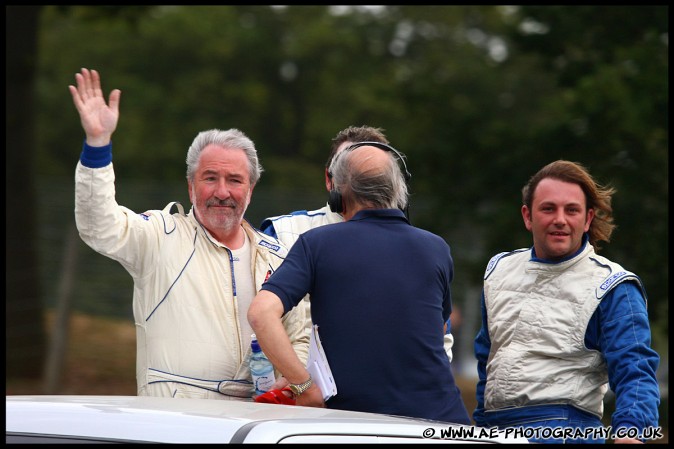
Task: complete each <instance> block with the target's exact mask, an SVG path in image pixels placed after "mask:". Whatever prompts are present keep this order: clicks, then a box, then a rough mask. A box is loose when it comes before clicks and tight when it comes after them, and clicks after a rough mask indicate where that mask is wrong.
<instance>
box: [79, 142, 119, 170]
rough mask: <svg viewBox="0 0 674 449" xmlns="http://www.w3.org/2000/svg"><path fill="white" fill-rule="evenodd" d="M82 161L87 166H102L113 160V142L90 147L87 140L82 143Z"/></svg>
mask: <svg viewBox="0 0 674 449" xmlns="http://www.w3.org/2000/svg"><path fill="white" fill-rule="evenodd" d="M80 162H81V163H82V165H84V166H85V167H89V168H101V167H105V166H106V165H109V164H110V163H111V162H112V142H110V143H109V144H107V145H104V146H102V147H90V146H89V145H87V142H86V140H85V141H84V144H83V145H82V153H81V154H80Z"/></svg>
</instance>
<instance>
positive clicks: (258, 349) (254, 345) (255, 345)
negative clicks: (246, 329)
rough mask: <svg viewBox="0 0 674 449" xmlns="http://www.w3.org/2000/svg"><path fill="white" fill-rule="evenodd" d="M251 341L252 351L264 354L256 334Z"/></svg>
mask: <svg viewBox="0 0 674 449" xmlns="http://www.w3.org/2000/svg"><path fill="white" fill-rule="evenodd" d="M250 338H251V341H250V349H251V350H252V351H253V352H262V348H261V347H260V344H259V343H258V342H257V337H256V336H255V334H253V335H251V336H250Z"/></svg>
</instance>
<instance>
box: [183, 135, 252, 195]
mask: <svg viewBox="0 0 674 449" xmlns="http://www.w3.org/2000/svg"><path fill="white" fill-rule="evenodd" d="M211 144H213V145H218V146H220V147H223V148H228V149H239V150H243V151H244V152H245V153H246V156H247V157H248V169H249V172H250V183H251V185H255V184H256V183H257V181H258V180H259V179H260V175H261V174H262V172H263V171H264V169H263V168H262V165H260V161H259V160H258V157H257V150H256V149H255V144H254V143H253V141H252V140H250V139H249V138H248V136H246V135H245V134H244V133H243V132H241V131H239V130H238V129H236V128H231V129H228V130H226V131H223V130H220V129H209V130H208V131H202V132H200V133H199V134H197V137H195V138H194V141H192V145H190V148H189V149H188V150H187V158H186V159H185V162H187V180H188V181H193V180H194V174H195V172H196V170H197V165H198V164H199V156H201V152H202V151H203V149H204V148H206V147H207V146H208V145H211Z"/></svg>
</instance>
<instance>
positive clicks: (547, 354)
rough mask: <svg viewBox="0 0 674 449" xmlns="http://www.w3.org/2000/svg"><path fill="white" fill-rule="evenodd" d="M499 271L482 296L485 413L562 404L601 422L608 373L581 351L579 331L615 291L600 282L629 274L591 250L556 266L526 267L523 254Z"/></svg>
mask: <svg viewBox="0 0 674 449" xmlns="http://www.w3.org/2000/svg"><path fill="white" fill-rule="evenodd" d="M497 264H498V265H497V266H496V267H494V269H493V271H490V272H488V273H487V275H486V278H485V290H484V292H485V306H486V309H487V317H488V318H487V320H488V323H489V337H490V339H491V350H490V353H489V359H488V361H487V383H486V386H485V394H484V398H485V411H486V412H489V411H493V410H504V409H507V408H511V407H518V406H524V405H536V404H552V403H557V404H559V403H566V404H569V405H573V406H575V407H577V408H579V409H581V410H584V411H586V412H589V413H591V414H593V415H595V416H598V417H599V418H601V416H602V414H603V398H604V395H605V393H606V391H607V389H608V373H607V367H606V363H605V361H604V360H603V357H602V356H601V354H600V353H599V351H596V350H591V349H587V348H586V347H585V344H584V337H585V332H586V329H587V325H588V322H589V321H590V318H591V317H592V315H593V313H594V312H595V310H596V309H597V307H598V306H599V303H600V301H601V298H602V297H603V296H604V295H605V294H606V292H608V291H610V289H611V288H612V287H614V286H615V285H617V284H607V282H605V281H606V280H607V279H608V278H610V276H611V274H612V273H626V274H627V275H631V273H629V272H625V271H624V270H623V269H622V267H620V265H618V264H615V263H613V262H611V261H609V260H608V259H606V258H604V257H601V256H598V255H597V254H595V252H594V249H593V248H592V246H591V245H589V244H588V245H586V247H585V248H584V250H583V251H582V252H581V253H579V254H578V255H577V256H576V257H574V258H572V259H570V260H567V261H564V262H561V263H558V264H547V263H542V262H538V261H535V260H530V252H529V251H522V252H513V253H512V254H509V255H507V256H506V257H503V258H501V259H500V260H498V262H497ZM633 278H636V277H635V276H633V277H630V276H624V277H622V278H621V280H625V279H633ZM637 279H638V278H637ZM606 285H609V288H608V289H604V290H602V288H601V287H605V286H606ZM579 372H582V373H583V375H578V373H579Z"/></svg>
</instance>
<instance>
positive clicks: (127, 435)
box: [6, 395, 526, 443]
mask: <svg viewBox="0 0 674 449" xmlns="http://www.w3.org/2000/svg"><path fill="white" fill-rule="evenodd" d="M448 427H451V428H452V429H454V431H455V432H456V431H457V430H458V429H465V431H466V432H468V431H470V429H477V428H475V427H471V426H462V425H459V424H456V425H449V424H445V423H440V422H435V421H428V420H421V419H413V418H404V417H396V416H389V415H381V414H375V413H363V412H351V411H345V410H334V409H327V408H314V407H299V406H291V405H280V404H260V403H255V402H241V401H219V400H208V399H182V398H156V397H144V396H40V395H37V396H7V397H6V433H7V440H6V441H7V442H10V441H11V440H10V436H11V435H14V436H22V437H26V436H39V435H44V436H45V437H46V436H54V435H59V436H62V437H63V438H67V439H68V440H69V441H71V440H72V439H73V438H76V439H78V440H82V439H84V440H87V439H95V440H101V439H102V440H114V441H133V442H162V443H298V442H301V443H317V442H332V443H351V442H373V443H374V442H378V443H382V442H399V443H402V442H411V443H412V442H413V443H431V442H438V443H440V442H444V443H447V442H450V439H449V438H448V437H447V436H445V437H444V438H442V437H441V434H442V433H443V432H447V430H446V429H448ZM429 429H431V430H429ZM477 430H479V429H477ZM424 432H426V433H424ZM429 432H431V433H432V434H433V435H432V436H434V437H435V438H430V439H429V438H425V437H427V436H429ZM483 433H484V432H483ZM475 436H476V437H477V436H479V433H478V434H475ZM483 436H484V435H483ZM451 440H454V441H455V442H462V443H465V442H492V443H503V442H515V443H522V442H526V440H523V439H512V438H508V439H506V438H505V437H504V435H503V433H499V434H498V436H496V438H475V437H474V438H453V439H451ZM17 441H18V440H17ZM39 441H40V439H39V438H38V439H37V440H36V441H33V442H39ZM52 442H53V441H52Z"/></svg>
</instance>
